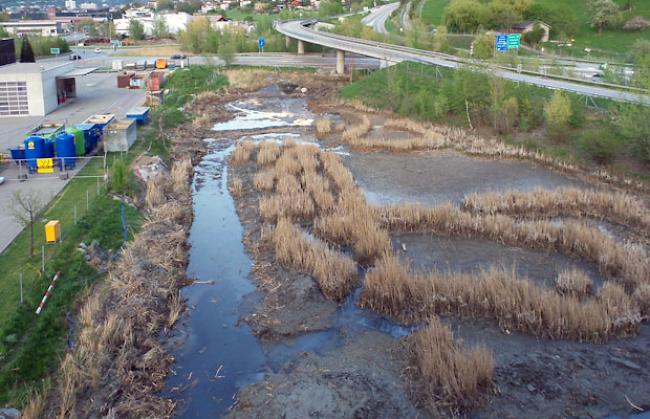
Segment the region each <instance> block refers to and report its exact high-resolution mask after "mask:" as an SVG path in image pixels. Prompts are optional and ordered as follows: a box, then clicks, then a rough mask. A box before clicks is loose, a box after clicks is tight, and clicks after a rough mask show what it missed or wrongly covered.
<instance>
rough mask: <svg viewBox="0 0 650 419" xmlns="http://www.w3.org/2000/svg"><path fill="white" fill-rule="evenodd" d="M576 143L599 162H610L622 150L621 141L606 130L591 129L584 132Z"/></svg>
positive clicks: (587, 154) (588, 155)
mask: <svg viewBox="0 0 650 419" xmlns="http://www.w3.org/2000/svg"><path fill="white" fill-rule="evenodd" d="M576 145H577V146H578V148H579V149H580V150H581V151H582V152H583V153H584V154H585V155H586V156H587V157H589V158H590V159H592V160H593V161H595V162H596V163H598V164H609V163H611V162H612V161H614V159H615V158H616V156H617V155H618V154H619V152H620V151H621V142H620V141H619V139H618V138H617V137H616V136H615V135H612V133H611V132H608V131H606V130H602V129H601V130H590V131H587V132H585V133H584V134H582V135H581V136H580V137H579V138H578V140H577V142H576Z"/></svg>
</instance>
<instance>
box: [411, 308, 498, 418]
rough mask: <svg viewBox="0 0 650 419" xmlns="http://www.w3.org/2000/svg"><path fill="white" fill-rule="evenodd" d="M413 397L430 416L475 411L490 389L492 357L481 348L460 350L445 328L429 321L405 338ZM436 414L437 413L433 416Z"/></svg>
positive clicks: (492, 372)
mask: <svg viewBox="0 0 650 419" xmlns="http://www.w3.org/2000/svg"><path fill="white" fill-rule="evenodd" d="M409 347H410V350H411V354H412V355H411V357H412V364H413V370H414V372H415V374H414V377H415V379H416V381H415V388H416V389H415V394H416V397H419V398H423V399H424V400H425V403H427V404H428V405H429V408H430V410H431V411H432V412H437V411H438V409H439V407H440V406H441V405H442V406H447V407H449V408H451V410H457V409H459V408H460V409H461V410H466V409H471V408H475V407H477V406H478V405H480V403H481V402H482V401H483V400H485V396H486V393H487V392H488V391H489V390H490V389H491V388H492V386H493V384H492V381H493V376H494V367H495V362H494V357H493V356H492V353H491V352H490V351H489V350H488V349H487V348H485V347H483V346H477V347H474V348H471V349H464V348H462V347H461V346H460V345H459V344H457V343H456V342H455V341H454V336H453V333H452V331H451V330H450V329H449V327H447V326H445V325H443V324H442V323H441V322H440V320H438V319H437V318H435V317H433V318H431V319H429V325H428V326H427V327H425V328H423V329H422V330H419V331H418V332H416V333H415V334H413V335H412V336H411V337H410V338H409ZM437 413H440V412H437Z"/></svg>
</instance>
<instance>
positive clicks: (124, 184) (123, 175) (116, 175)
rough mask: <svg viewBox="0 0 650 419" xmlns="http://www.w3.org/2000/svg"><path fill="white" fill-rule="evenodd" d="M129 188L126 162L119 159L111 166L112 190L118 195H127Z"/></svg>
mask: <svg viewBox="0 0 650 419" xmlns="http://www.w3.org/2000/svg"><path fill="white" fill-rule="evenodd" d="M128 186H129V172H128V169H127V167H126V163H124V160H122V159H119V160H115V161H114V162H113V165H112V166H111V190H112V191H113V192H115V193H117V194H121V195H123V194H124V193H126V191H127V189H128Z"/></svg>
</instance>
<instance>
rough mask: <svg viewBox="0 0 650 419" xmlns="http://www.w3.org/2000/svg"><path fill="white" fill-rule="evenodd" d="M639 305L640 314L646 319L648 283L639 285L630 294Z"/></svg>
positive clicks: (649, 294)
mask: <svg viewBox="0 0 650 419" xmlns="http://www.w3.org/2000/svg"><path fill="white" fill-rule="evenodd" d="M632 297H633V298H634V300H635V301H636V303H637V304H638V305H639V309H640V310H641V315H642V316H644V317H645V318H646V319H647V318H649V317H650V284H643V285H640V286H639V287H638V288H637V289H636V291H634V294H633V295H632Z"/></svg>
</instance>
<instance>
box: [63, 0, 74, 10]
mask: <svg viewBox="0 0 650 419" xmlns="http://www.w3.org/2000/svg"><path fill="white" fill-rule="evenodd" d="M65 8H66V9H68V10H77V1H76V0H65Z"/></svg>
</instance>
